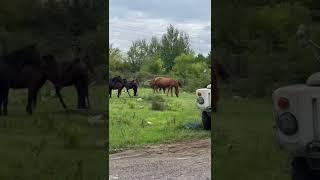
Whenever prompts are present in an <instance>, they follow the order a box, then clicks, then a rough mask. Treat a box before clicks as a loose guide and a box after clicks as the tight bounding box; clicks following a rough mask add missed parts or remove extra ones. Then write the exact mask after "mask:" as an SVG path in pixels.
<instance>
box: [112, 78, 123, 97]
mask: <svg viewBox="0 0 320 180" xmlns="http://www.w3.org/2000/svg"><path fill="white" fill-rule="evenodd" d="M124 84H125V83H124V82H123V79H121V77H120V76H116V77H113V78H111V79H109V96H110V98H111V95H112V90H113V89H117V90H118V95H117V97H118V98H119V97H120V95H121V91H122V89H123V88H124Z"/></svg>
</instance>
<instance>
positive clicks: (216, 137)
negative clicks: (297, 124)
mask: <svg viewBox="0 0 320 180" xmlns="http://www.w3.org/2000/svg"><path fill="white" fill-rule="evenodd" d="M213 120H214V121H213V122H214V126H213V137H212V138H213V142H214V158H213V159H212V160H213V166H214V171H213V175H214V178H216V179H225V180H232V179H235V178H236V179H239V180H247V179H259V180H270V179H272V180H287V179H290V162H289V159H288V154H287V153H286V152H285V151H283V150H281V149H280V148H279V145H278V143H277V141H276V134H275V129H274V128H273V127H274V126H275V121H274V119H273V114H272V104H271V102H270V99H254V100H253V99H251V100H249V99H242V100H235V99H230V98H225V99H223V101H222V103H221V106H220V108H219V112H217V113H215V114H214V116H213ZM235 162H237V163H235Z"/></svg>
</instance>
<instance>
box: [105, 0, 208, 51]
mask: <svg viewBox="0 0 320 180" xmlns="http://www.w3.org/2000/svg"><path fill="white" fill-rule="evenodd" d="M169 24H172V25H173V26H174V27H176V28H178V29H179V30H182V31H184V32H186V33H187V34H188V35H189V37H190V43H191V48H192V49H193V50H194V51H195V52H196V53H201V54H203V55H207V54H208V53H209V51H210V49H211V0H110V1H109V39H110V43H111V44H112V45H113V47H117V48H119V49H120V50H122V51H123V52H126V51H128V49H129V48H130V46H131V44H132V41H135V40H138V39H146V40H148V41H149V40H150V39H151V37H152V36H156V37H158V39H160V38H161V37H162V35H163V34H164V33H165V32H166V29H167V27H168V26H169Z"/></svg>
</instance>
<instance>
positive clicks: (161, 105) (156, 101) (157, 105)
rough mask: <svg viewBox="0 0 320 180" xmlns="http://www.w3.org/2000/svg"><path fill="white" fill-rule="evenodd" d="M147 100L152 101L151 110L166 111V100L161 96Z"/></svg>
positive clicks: (150, 97)
mask: <svg viewBox="0 0 320 180" xmlns="http://www.w3.org/2000/svg"><path fill="white" fill-rule="evenodd" d="M147 100H150V101H151V109H152V110H155V111H164V110H166V109H167V105H166V103H165V99H164V98H163V97H161V96H159V95H157V96H149V97H147Z"/></svg>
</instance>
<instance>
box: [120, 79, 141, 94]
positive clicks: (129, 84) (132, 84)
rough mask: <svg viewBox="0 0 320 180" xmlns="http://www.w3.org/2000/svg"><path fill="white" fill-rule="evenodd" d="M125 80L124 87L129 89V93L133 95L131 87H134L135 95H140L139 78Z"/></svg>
mask: <svg viewBox="0 0 320 180" xmlns="http://www.w3.org/2000/svg"><path fill="white" fill-rule="evenodd" d="M123 82H124V87H125V88H126V90H127V93H128V95H129V96H130V97H131V95H130V93H129V89H133V95H134V96H138V87H139V82H138V80H131V81H127V80H126V79H123Z"/></svg>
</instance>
